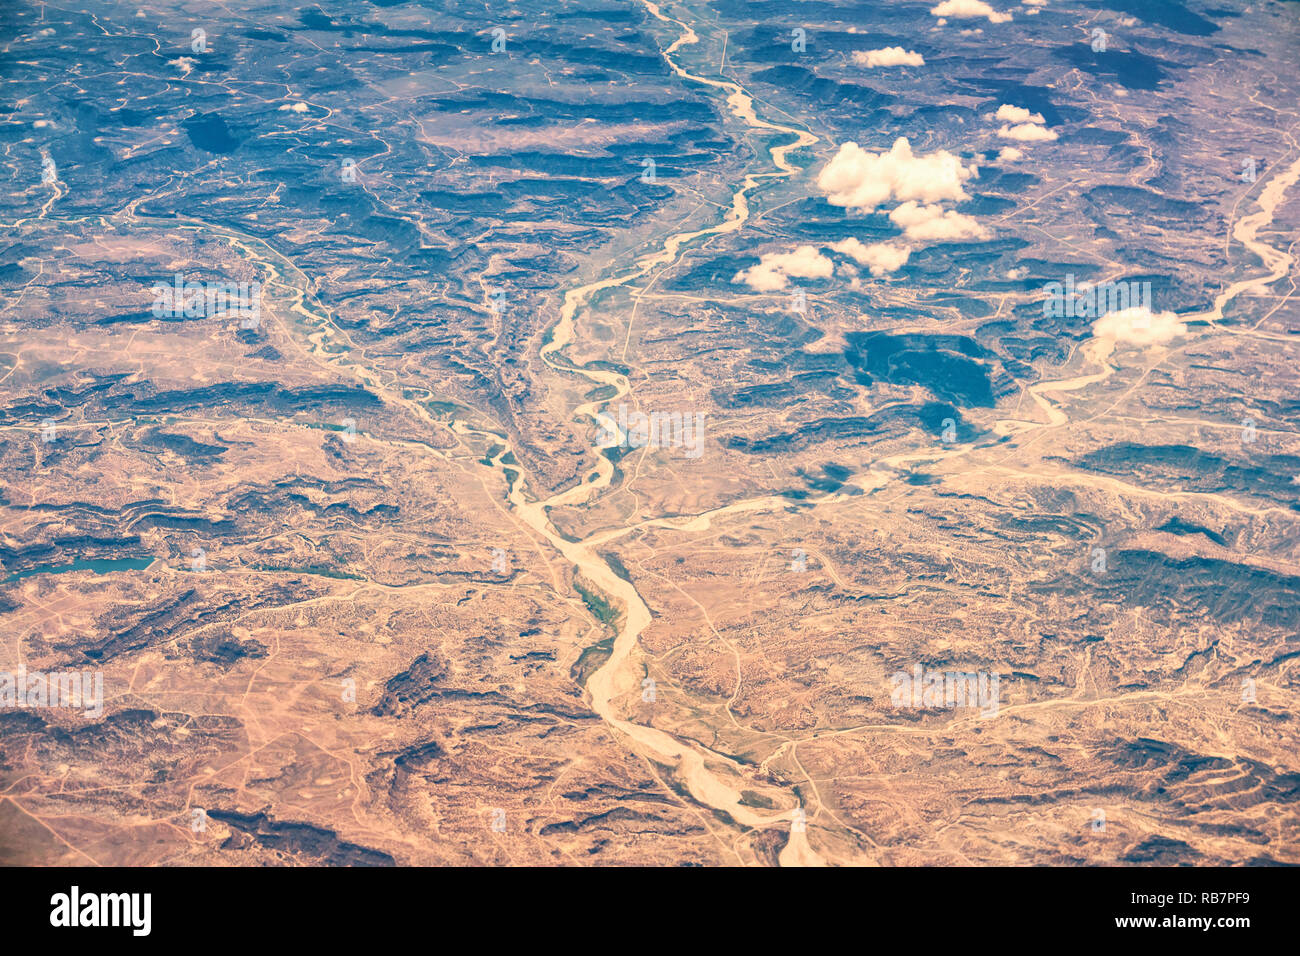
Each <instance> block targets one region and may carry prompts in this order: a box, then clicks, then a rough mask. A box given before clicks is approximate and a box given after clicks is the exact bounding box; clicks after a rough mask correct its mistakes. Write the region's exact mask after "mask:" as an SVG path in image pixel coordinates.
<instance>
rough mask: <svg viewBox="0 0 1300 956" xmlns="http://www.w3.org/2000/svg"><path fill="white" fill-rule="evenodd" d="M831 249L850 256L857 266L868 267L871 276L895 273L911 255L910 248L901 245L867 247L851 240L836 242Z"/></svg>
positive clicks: (887, 243) (888, 243)
mask: <svg viewBox="0 0 1300 956" xmlns="http://www.w3.org/2000/svg"><path fill="white" fill-rule="evenodd" d="M831 248H832V249H834V250H835V251H836V252H842V253H844V254H845V255H847V256H850V257H851V258H852V259H853V261H854V262H856V263H858V265H863V266H867V267H869V268H870V269H871V274H872V275H873V276H879V275H884V274H885V273H887V272H897V271H898V270H899V269H901V268H903V266H905V265H907V259H908V257H909V256H911V254H912V247H911V246H907V245H903V244H902V243H897V242H875V243H872V244H871V245H869V246H868V245H866V244H864V243H862V242H861V241H859V240H857V239H853V238H849V239H845V240H844V241H843V242H837V243H835V245H833V246H831Z"/></svg>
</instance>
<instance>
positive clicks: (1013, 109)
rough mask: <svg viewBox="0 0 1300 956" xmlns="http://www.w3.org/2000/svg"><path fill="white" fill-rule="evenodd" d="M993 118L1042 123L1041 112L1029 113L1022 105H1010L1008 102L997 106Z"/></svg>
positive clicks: (1015, 121) (1009, 121)
mask: <svg viewBox="0 0 1300 956" xmlns="http://www.w3.org/2000/svg"><path fill="white" fill-rule="evenodd" d="M993 118H994V119H1000V120H1002V121H1003V122H1004V123H1043V122H1046V120H1044V119H1043V114H1042V113H1031V112H1029V110H1027V109H1025V108H1024V107H1023V106H1012V105H1011V104H1009V103H1003V104H1002V105H1001V106H999V107H998V111H997V112H996V113H994V114H993Z"/></svg>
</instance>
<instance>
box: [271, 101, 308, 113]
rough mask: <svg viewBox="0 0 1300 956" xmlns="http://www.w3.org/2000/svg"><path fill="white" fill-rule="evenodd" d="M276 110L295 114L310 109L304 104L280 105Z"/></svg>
mask: <svg viewBox="0 0 1300 956" xmlns="http://www.w3.org/2000/svg"><path fill="white" fill-rule="evenodd" d="M277 109H279V110H280V111H284V110H292V111H293V112H295V113H305V112H307V111H308V110H309V109H311V107H310V106H308V105H307V104H306V103H293V104H289V103H282V104H280V106H279V107H277Z"/></svg>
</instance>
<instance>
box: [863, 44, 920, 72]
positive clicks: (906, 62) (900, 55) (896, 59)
mask: <svg viewBox="0 0 1300 956" xmlns="http://www.w3.org/2000/svg"><path fill="white" fill-rule="evenodd" d="M853 62H854V63H856V64H857V65H858V66H865V67H874V66H925V57H923V56H921V54H919V53H916V52H914V51H912V50H904V49H903V48H902V47H901V46H887V47H885V48H883V49H880V50H854V51H853Z"/></svg>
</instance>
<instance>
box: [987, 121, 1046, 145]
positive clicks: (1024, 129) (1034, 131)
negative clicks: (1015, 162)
mask: <svg viewBox="0 0 1300 956" xmlns="http://www.w3.org/2000/svg"><path fill="white" fill-rule="evenodd" d="M998 135H999V136H1001V137H1002V138H1003V139H1014V140H1017V141H1018V142H1021V143H1045V142H1050V141H1051V140H1054V139H1056V138H1057V137H1056V133H1054V132H1053V131H1052V130H1050V129H1048V128H1047V127H1046V126H1036V125H1035V124H1033V123H1021V124H1020V125H1019V126H1007V125H1005V124H1004V125H1003V126H1002V128H1001V129H999V130H998Z"/></svg>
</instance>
